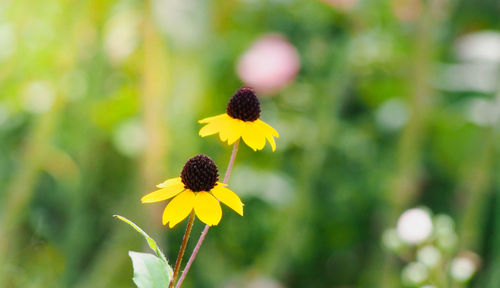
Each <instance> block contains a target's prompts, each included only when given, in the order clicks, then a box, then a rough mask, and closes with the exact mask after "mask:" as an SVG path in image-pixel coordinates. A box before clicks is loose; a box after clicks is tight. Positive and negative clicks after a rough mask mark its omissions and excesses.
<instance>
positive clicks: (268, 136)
mask: <svg viewBox="0 0 500 288" xmlns="http://www.w3.org/2000/svg"><path fill="white" fill-rule="evenodd" d="M255 122H256V125H258V126H260V130H261V131H262V133H264V136H265V137H266V139H267V142H269V144H270V145H271V148H272V149H273V152H274V151H276V142H275V141H274V138H273V135H272V134H271V133H270V131H269V130H268V128H267V127H266V126H265V125H266V123H264V122H263V121H260V120H257V121H255Z"/></svg>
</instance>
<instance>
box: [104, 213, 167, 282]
mask: <svg viewBox="0 0 500 288" xmlns="http://www.w3.org/2000/svg"><path fill="white" fill-rule="evenodd" d="M113 217H115V218H118V219H120V220H122V221H123V222H125V223H127V224H128V225H130V226H132V228H134V229H135V230H136V231H137V232H139V233H141V234H142V236H144V238H146V241H147V242H148V245H149V247H150V248H151V249H152V250H153V251H154V252H155V253H156V255H157V256H158V257H160V259H161V260H163V262H165V264H166V265H167V268H168V269H167V270H168V276H169V277H172V274H173V271H172V268H171V267H170V265H169V264H168V261H167V257H165V255H164V254H163V252H161V250H160V248H159V247H158V244H156V241H155V240H154V239H153V238H151V237H149V235H148V234H147V233H146V232H144V230H142V229H141V228H140V227H139V226H137V225H136V224H135V223H134V222H132V221H130V220H128V219H127V218H125V217H123V216H120V215H113Z"/></svg>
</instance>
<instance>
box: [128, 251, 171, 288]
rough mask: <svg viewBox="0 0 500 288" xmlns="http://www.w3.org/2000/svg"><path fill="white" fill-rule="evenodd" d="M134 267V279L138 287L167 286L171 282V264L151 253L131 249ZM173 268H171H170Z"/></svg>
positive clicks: (129, 253)
mask: <svg viewBox="0 0 500 288" xmlns="http://www.w3.org/2000/svg"><path fill="white" fill-rule="evenodd" d="M128 255H129V256H130V258H131V259H132V266H133V267H134V277H133V279H132V280H134V283H135V285H137V287H138V288H165V287H167V286H168V284H169V283H170V279H171V276H170V273H169V269H170V266H168V264H166V263H165V261H163V260H162V259H160V258H158V257H156V256H155V255H153V254H149V253H139V252H134V251H129V252H128ZM170 270H171V269H170Z"/></svg>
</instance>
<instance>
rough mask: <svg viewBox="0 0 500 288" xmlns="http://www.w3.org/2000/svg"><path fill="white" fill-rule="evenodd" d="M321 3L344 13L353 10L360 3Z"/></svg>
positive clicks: (350, 0) (349, 0)
mask: <svg viewBox="0 0 500 288" xmlns="http://www.w3.org/2000/svg"><path fill="white" fill-rule="evenodd" d="M321 1H322V2H324V3H326V4H328V5H330V6H332V7H333V8H336V9H339V10H342V11H348V10H351V9H352V8H353V7H354V6H356V4H357V3H358V0H321Z"/></svg>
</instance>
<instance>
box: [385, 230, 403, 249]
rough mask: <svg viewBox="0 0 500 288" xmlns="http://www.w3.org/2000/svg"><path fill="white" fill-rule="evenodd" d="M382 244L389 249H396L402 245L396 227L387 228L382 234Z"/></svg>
mask: <svg viewBox="0 0 500 288" xmlns="http://www.w3.org/2000/svg"><path fill="white" fill-rule="evenodd" d="M382 244H383V245H384V246H385V247H386V248H387V249H389V250H391V251H397V250H398V249H399V248H401V246H402V245H403V242H402V241H401V239H400V238H399V235H398V231H396V229H387V230H385V231H384V234H383V235H382Z"/></svg>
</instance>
